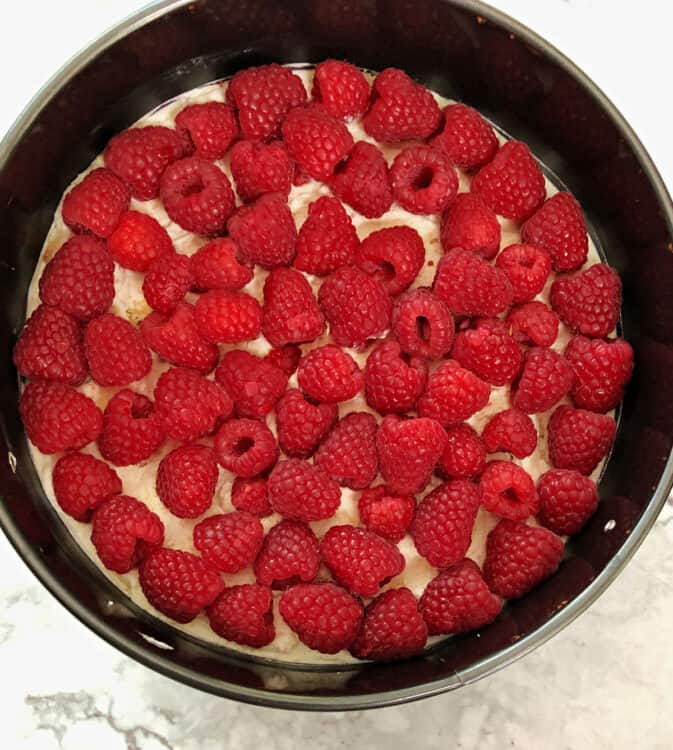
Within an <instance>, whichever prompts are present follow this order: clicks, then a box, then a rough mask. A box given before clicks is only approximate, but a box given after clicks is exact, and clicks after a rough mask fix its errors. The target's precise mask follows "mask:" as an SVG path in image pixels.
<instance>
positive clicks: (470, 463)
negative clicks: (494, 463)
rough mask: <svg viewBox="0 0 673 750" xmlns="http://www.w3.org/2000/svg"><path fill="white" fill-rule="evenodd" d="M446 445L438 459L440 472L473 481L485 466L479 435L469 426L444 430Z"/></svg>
mask: <svg viewBox="0 0 673 750" xmlns="http://www.w3.org/2000/svg"><path fill="white" fill-rule="evenodd" d="M446 437H447V443H446V448H444V452H443V453H442V455H441V456H440V458H439V467H438V468H439V469H440V470H441V472H442V473H443V474H444V475H445V476H447V477H451V478H455V479H474V478H475V477H478V476H479V475H480V474H481V472H482V471H483V470H484V466H486V451H485V449H484V445H483V443H482V442H481V439H480V437H479V435H477V433H476V432H475V430H474V429H473V428H472V427H470V425H469V424H457V425H455V426H454V427H449V428H448V429H447V430H446Z"/></svg>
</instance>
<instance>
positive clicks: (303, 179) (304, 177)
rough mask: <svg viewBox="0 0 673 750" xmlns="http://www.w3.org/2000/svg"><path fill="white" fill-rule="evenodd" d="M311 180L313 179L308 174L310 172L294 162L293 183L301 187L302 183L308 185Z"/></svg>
mask: <svg viewBox="0 0 673 750" xmlns="http://www.w3.org/2000/svg"><path fill="white" fill-rule="evenodd" d="M310 181H311V178H310V176H309V175H308V173H307V172H305V171H304V170H303V169H302V168H301V167H300V166H299V164H294V165H293V170H292V184H293V185H294V186H295V187H301V186H302V185H306V184H307V183H309V182H310Z"/></svg>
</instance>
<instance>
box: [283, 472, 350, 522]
mask: <svg viewBox="0 0 673 750" xmlns="http://www.w3.org/2000/svg"><path fill="white" fill-rule="evenodd" d="M268 488H269V503H270V504H271V507H272V508H273V509H274V510H275V511H276V513H280V515H281V516H283V517H284V518H289V519H290V520H293V521H321V520H322V519H324V518H330V517H331V516H333V515H334V513H335V512H336V509H337V508H338V507H339V504H340V502H341V490H340V489H339V485H338V484H337V483H336V482H335V481H334V480H333V479H330V477H328V476H327V474H325V473H324V472H323V471H321V470H320V469H319V468H318V467H316V466H313V464H310V463H309V462H308V461H302V460H301V459H299V458H290V459H288V460H287V461H279V462H278V463H277V464H276V466H275V467H274V468H273V471H272V472H271V474H270V475H269V483H268Z"/></svg>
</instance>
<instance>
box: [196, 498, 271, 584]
mask: <svg viewBox="0 0 673 750" xmlns="http://www.w3.org/2000/svg"><path fill="white" fill-rule="evenodd" d="M263 538H264V528H263V526H262V523H261V521H260V520H259V518H257V516H253V515H252V513H246V512H245V511H241V510H235V511H233V512H232V513H218V514H216V515H213V516H208V518H204V519H203V521H201V522H200V523H197V524H196V526H195V527H194V546H195V547H196V549H197V550H198V551H199V552H200V553H201V557H202V558H203V560H204V561H205V562H206V563H208V565H211V566H212V567H213V568H215V569H216V570H219V571H221V572H222V573H238V571H239V570H243V568H247V567H248V565H250V564H251V563H252V561H253V560H254V559H255V557H257V553H258V552H259V550H260V548H261V546H262V539H263Z"/></svg>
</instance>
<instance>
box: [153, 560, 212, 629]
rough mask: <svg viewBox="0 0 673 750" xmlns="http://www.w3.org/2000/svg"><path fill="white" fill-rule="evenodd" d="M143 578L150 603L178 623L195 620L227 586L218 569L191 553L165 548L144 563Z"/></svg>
mask: <svg viewBox="0 0 673 750" xmlns="http://www.w3.org/2000/svg"><path fill="white" fill-rule="evenodd" d="M139 580H140V586H141V587H142V590H143V593H144V594H145V596H146V597H147V600H148V601H149V603H150V604H151V605H152V606H153V607H155V608H156V609H158V610H159V612H163V614H165V615H166V616H167V617H170V618H171V619H173V620H176V621H177V622H182V623H186V622H191V621H192V620H193V619H194V618H195V617H196V616H197V615H198V614H199V612H201V610H202V609H204V608H205V607H207V606H208V605H209V604H212V603H213V602H214V601H215V599H217V597H218V596H219V595H220V593H221V592H222V590H223V589H224V581H223V580H222V579H221V578H220V576H219V574H218V572H217V571H216V570H213V569H212V568H211V567H210V566H209V565H206V563H204V562H203V560H202V559H201V558H200V557H197V556H196V555H192V554H191V553H190V552H183V551H182V550H177V549H166V548H165V547H164V548H162V549H159V550H156V551H155V552H151V553H150V554H149V555H148V556H147V557H146V558H145V559H144V560H143V562H142V563H141V564H140V568H139Z"/></svg>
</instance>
